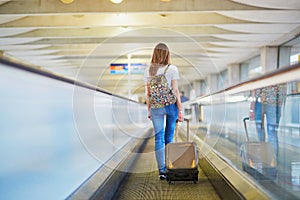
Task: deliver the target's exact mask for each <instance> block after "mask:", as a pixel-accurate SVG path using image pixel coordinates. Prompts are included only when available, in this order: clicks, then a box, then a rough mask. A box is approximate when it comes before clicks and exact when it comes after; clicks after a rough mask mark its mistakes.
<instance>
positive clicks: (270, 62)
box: [260, 47, 278, 73]
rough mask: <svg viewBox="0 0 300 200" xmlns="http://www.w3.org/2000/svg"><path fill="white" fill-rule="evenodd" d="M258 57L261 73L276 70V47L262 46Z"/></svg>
mask: <svg viewBox="0 0 300 200" xmlns="http://www.w3.org/2000/svg"><path fill="white" fill-rule="evenodd" d="M260 58H261V66H262V71H263V73H266V72H269V71H273V70H276V69H277V66H278V47H263V48H262V49H261V52H260Z"/></svg>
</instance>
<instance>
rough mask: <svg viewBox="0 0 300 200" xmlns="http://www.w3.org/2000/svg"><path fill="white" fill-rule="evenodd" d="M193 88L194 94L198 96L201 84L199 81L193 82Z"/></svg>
mask: <svg viewBox="0 0 300 200" xmlns="http://www.w3.org/2000/svg"><path fill="white" fill-rule="evenodd" d="M193 88H194V89H195V95H196V96H197V97H198V96H200V94H201V85H200V81H194V82H193Z"/></svg>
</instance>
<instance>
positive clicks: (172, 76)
mask: <svg viewBox="0 0 300 200" xmlns="http://www.w3.org/2000/svg"><path fill="white" fill-rule="evenodd" d="M166 67H167V65H166V66H164V67H160V68H158V70H157V73H156V75H160V74H163V73H164V71H165V69H166ZM165 76H166V79H167V81H168V85H169V87H172V80H179V72H178V69H177V67H176V66H175V65H170V66H169V69H168V70H167V72H166V74H165ZM149 78H151V77H149V67H147V68H146V69H145V72H144V82H145V84H147V82H148V81H149Z"/></svg>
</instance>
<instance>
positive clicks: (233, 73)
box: [228, 63, 240, 86]
mask: <svg viewBox="0 0 300 200" xmlns="http://www.w3.org/2000/svg"><path fill="white" fill-rule="evenodd" d="M239 82H240V64H237V63H235V64H231V65H229V66H228V84H229V86H230V85H234V84H237V83H239Z"/></svg>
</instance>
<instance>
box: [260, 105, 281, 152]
mask: <svg viewBox="0 0 300 200" xmlns="http://www.w3.org/2000/svg"><path fill="white" fill-rule="evenodd" d="M264 113H265V115H266V119H267V136H268V141H267V142H270V143H271V144H272V145H273V147H274V152H275V155H276V157H278V136H277V129H278V124H279V120H280V115H281V107H280V106H275V105H268V104H264ZM261 118H262V105H261V103H259V102H256V103H255V123H256V129H257V134H258V139H259V141H260V142H264V141H265V136H266V135H265V133H264V132H263V131H262V123H261Z"/></svg>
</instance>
